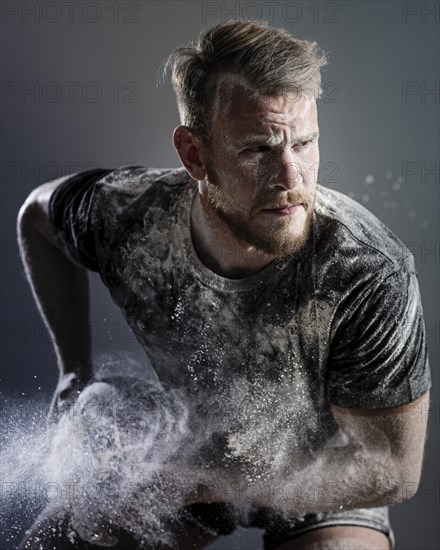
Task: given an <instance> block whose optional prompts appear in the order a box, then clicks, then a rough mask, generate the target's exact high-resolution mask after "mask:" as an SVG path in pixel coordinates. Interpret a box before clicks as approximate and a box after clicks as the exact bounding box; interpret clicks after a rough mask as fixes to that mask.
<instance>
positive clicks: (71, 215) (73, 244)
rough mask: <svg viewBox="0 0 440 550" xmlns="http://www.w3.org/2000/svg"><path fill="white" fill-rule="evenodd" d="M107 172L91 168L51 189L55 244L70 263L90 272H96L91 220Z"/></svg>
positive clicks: (92, 220)
mask: <svg viewBox="0 0 440 550" xmlns="http://www.w3.org/2000/svg"><path fill="white" fill-rule="evenodd" d="M110 172H112V170H107V169H94V170H88V171H86V172H80V173H79V174H75V175H73V176H72V177H70V178H68V179H67V180H65V181H64V182H63V183H61V184H60V185H59V186H58V187H57V188H56V189H55V191H54V192H53V193H52V195H51V198H50V201H49V219H50V223H51V224H52V227H53V230H54V234H55V238H56V240H57V243H58V245H59V246H60V247H61V248H62V250H63V251H64V252H65V254H66V255H67V257H68V258H70V259H71V260H72V261H73V262H74V263H76V264H78V265H80V266H82V267H86V268H87V269H90V270H92V271H99V266H98V259H97V257H96V250H95V234H94V219H93V218H94V216H93V213H94V208H93V206H94V201H95V198H96V197H95V194H96V188H97V185H98V182H99V181H100V180H101V179H102V178H104V177H105V176H106V175H107V174H109V173H110Z"/></svg>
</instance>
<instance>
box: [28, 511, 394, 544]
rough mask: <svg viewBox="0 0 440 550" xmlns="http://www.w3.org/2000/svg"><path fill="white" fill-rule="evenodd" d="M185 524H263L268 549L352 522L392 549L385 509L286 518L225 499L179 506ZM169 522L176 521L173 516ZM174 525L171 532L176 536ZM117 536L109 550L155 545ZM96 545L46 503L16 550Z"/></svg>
mask: <svg viewBox="0 0 440 550" xmlns="http://www.w3.org/2000/svg"><path fill="white" fill-rule="evenodd" d="M179 523H181V524H183V525H184V524H190V525H192V526H194V527H196V528H199V529H201V530H202V531H203V532H205V533H208V534H210V535H212V536H222V535H229V534H231V533H232V532H233V531H234V530H235V529H236V528H237V527H240V526H241V527H248V528H251V527H254V528H256V529H264V530H265V533H264V535H263V541H264V549H265V550H274V549H275V548H277V547H278V546H280V545H281V544H284V543H286V542H288V541H289V540H291V539H293V538H294V537H296V536H298V535H301V534H302V533H306V532H307V531H311V530H312V529H317V528H320V527H329V526H336V525H357V526H361V527H369V528H370V529H376V530H378V531H382V532H383V533H385V534H386V535H387V536H388V537H389V539H390V542H391V548H394V534H393V531H392V529H391V526H390V523H389V520H388V508H386V507H385V508H370V509H362V510H350V511H347V512H336V513H325V514H307V515H306V516H304V518H300V519H299V518H294V517H291V518H289V519H288V520H287V519H285V518H283V516H282V515H280V514H279V513H276V512H275V511H274V510H272V509H270V508H255V509H253V510H251V511H250V512H249V513H246V514H243V512H242V511H240V509H238V508H235V507H234V506H232V505H230V504H225V503H212V504H191V505H190V506H186V507H184V508H182V509H181V510H180V514H179V518H177V524H179ZM173 527H177V526H176V520H175V519H174V520H173ZM178 532H179V529H178V528H177V530H176V531H175V533H176V538H177V540H178ZM114 534H115V535H116V538H117V540H118V543H117V544H116V546H112V548H113V550H134V549H136V550H137V549H140V548H153V547H154V548H155V547H156V546H154V545H153V546H151V545H149V544H146V545H145V544H142V543H141V541H136V539H134V538H133V537H131V535H130V534H129V533H128V532H125V531H123V530H120V531H118V532H115V533H114ZM53 548H56V549H57V550H73V549H77V550H99V549H100V548H102V545H101V546H100V545H95V544H89V543H87V542H84V541H82V539H81V538H80V537H79V536H78V535H77V534H76V533H75V532H74V529H73V526H72V524H71V522H70V518H69V514H68V512H67V511H66V510H65V509H63V508H57V507H48V508H46V509H45V510H44V511H43V513H42V514H41V515H40V516H39V518H38V519H37V521H36V522H35V524H34V526H33V527H32V528H31V529H30V530H29V531H28V533H27V535H26V536H25V539H24V540H23V541H22V543H21V545H20V546H19V549H20V550H52V549H53Z"/></svg>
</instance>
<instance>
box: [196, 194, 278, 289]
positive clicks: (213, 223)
mask: <svg viewBox="0 0 440 550" xmlns="http://www.w3.org/2000/svg"><path fill="white" fill-rule="evenodd" d="M191 236H192V240H193V244H194V249H195V251H196V253H197V255H198V257H199V258H200V260H201V261H202V262H203V263H204V264H205V266H206V267H207V268H208V269H210V270H211V271H213V272H214V273H216V274H217V275H221V276H222V277H227V278H230V279H242V278H244V277H250V276H251V275H254V274H255V273H258V272H259V271H261V270H262V269H264V268H265V267H267V266H268V265H269V264H270V263H271V262H272V261H273V260H274V257H273V256H270V255H268V254H265V253H263V252H260V251H258V250H257V249H256V248H255V247H253V246H251V245H246V244H244V243H242V242H241V241H240V240H239V239H237V238H236V237H235V235H234V234H233V232H232V231H231V230H230V229H229V227H228V226H227V225H226V224H225V223H224V222H223V220H221V219H220V218H219V216H218V215H217V214H216V212H215V210H214V209H213V208H212V207H211V205H210V204H209V202H208V201H207V199H206V197H204V196H203V195H202V194H201V193H200V192H197V194H196V197H195V199H194V201H193V204H192V208H191Z"/></svg>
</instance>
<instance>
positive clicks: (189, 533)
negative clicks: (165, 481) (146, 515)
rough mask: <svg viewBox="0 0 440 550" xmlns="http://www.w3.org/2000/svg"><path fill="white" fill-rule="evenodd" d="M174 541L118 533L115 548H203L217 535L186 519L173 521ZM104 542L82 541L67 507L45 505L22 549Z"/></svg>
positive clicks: (78, 547) (71, 549) (97, 548)
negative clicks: (145, 538) (165, 543)
mask: <svg viewBox="0 0 440 550" xmlns="http://www.w3.org/2000/svg"><path fill="white" fill-rule="evenodd" d="M169 529H170V532H171V533H172V535H173V538H174V540H175V544H173V545H171V546H168V545H164V544H161V543H150V544H149V543H148V542H144V541H143V542H142V544H140V543H139V542H137V541H136V540H135V539H134V538H133V537H132V536H131V535H130V534H129V533H127V532H123V531H118V532H117V533H115V536H116V537H117V540H118V542H115V544H114V545H113V546H109V545H107V544H106V545H105V546H107V547H111V548H112V550H140V549H141V548H142V550H176V549H179V550H201V549H203V548H205V547H206V546H208V545H209V544H211V543H212V542H213V541H215V540H216V539H217V538H218V536H215V535H212V534H209V533H206V532H204V531H202V530H200V529H197V528H196V527H194V526H192V525H189V524H187V523H181V522H180V523H172V524H170V527H169ZM102 548H103V546H102V545H98V544H91V543H89V542H85V541H83V540H82V539H81V538H80V537H79V536H78V534H77V533H76V532H75V531H74V530H73V529H72V526H71V524H70V520H69V516H68V513H67V512H66V510H64V509H61V508H53V507H51V508H46V509H45V510H44V511H43V512H42V513H41V514H40V516H39V517H38V518H37V519H36V521H35V522H34V524H33V525H32V527H31V528H30V529H29V530H28V531H27V532H26V535H25V537H24V539H23V540H22V542H21V544H20V547H19V550H54V549H55V550H102Z"/></svg>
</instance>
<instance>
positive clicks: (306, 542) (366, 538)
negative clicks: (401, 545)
mask: <svg viewBox="0 0 440 550" xmlns="http://www.w3.org/2000/svg"><path fill="white" fill-rule="evenodd" d="M390 548H391V544H390V539H389V538H388V537H387V535H385V534H384V533H382V532H381V531H378V530H376V529H371V528H369V527H359V526H355V525H338V526H332V527H320V528H316V529H312V530H311V531H308V532H306V533H303V534H301V535H297V536H296V537H294V538H293V539H291V540H290V541H289V542H285V543H284V544H282V545H281V546H277V547H276V550H390Z"/></svg>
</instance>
